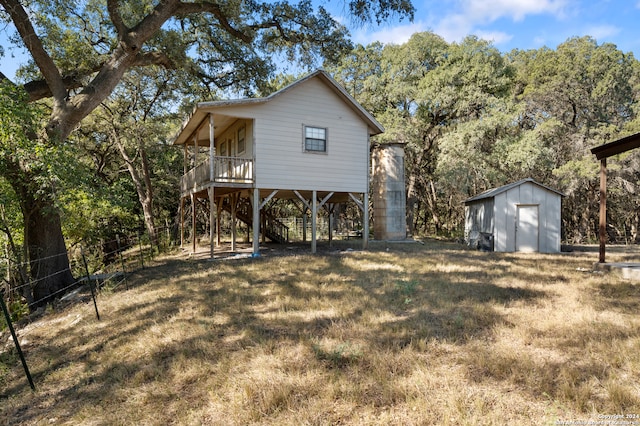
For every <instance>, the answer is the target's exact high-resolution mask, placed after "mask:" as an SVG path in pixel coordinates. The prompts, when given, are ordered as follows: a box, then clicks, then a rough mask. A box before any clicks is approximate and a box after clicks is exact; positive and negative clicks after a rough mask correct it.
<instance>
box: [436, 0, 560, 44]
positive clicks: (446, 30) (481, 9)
mask: <svg viewBox="0 0 640 426" xmlns="http://www.w3.org/2000/svg"><path fill="white" fill-rule="evenodd" d="M569 1H570V0H457V1H456V4H457V7H455V9H456V11H454V12H452V13H449V14H447V15H445V16H444V17H442V18H441V19H440V20H439V23H438V25H437V26H436V28H435V32H436V33H438V34H440V35H441V36H443V37H444V38H445V40H447V41H450V42H451V41H460V40H461V39H462V38H464V37H465V36H466V35H467V34H477V35H478V36H481V34H488V37H489V38H488V39H492V40H494V41H495V42H496V43H500V42H506V41H508V40H510V39H511V38H513V36H512V35H509V34H506V33H504V32H498V31H496V32H493V31H491V32H486V31H483V30H482V26H484V25H489V24H492V23H493V22H495V21H497V20H499V19H502V18H506V19H511V20H513V21H515V22H520V21H522V20H524V19H525V18H526V17H527V16H528V15H543V14H549V15H553V16H554V17H556V18H557V19H562V18H563V17H564V16H565V14H566V11H567V8H568V7H569ZM482 38H485V37H484V36H482Z"/></svg>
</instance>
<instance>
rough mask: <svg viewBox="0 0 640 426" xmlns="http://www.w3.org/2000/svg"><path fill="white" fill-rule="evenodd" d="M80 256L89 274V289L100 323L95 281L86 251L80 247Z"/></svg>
mask: <svg viewBox="0 0 640 426" xmlns="http://www.w3.org/2000/svg"><path fill="white" fill-rule="evenodd" d="M80 256H81V257H82V262H83V263H84V270H85V271H86V272H87V281H89V289H90V290H91V297H92V298H93V307H94V308H95V309H96V317H97V318H98V321H100V313H99V312H98V304H97V303H96V292H95V290H94V288H93V281H92V280H91V276H90V275H89V265H88V264H87V259H86V258H85V257H84V249H83V248H82V247H80Z"/></svg>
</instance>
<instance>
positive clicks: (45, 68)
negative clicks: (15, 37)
mask: <svg viewBox="0 0 640 426" xmlns="http://www.w3.org/2000/svg"><path fill="white" fill-rule="evenodd" d="M0 4H1V5H2V6H3V7H4V9H5V10H6V11H7V13H8V14H9V16H10V17H11V20H12V21H13V23H14V24H15V26H16V29H17V30H18V33H19V34H20V37H21V38H22V41H23V42H24V45H25V46H26V48H27V49H28V50H29V53H31V56H32V57H33V60H34V61H35V63H36V65H37V66H38V68H39V69H40V72H41V73H42V75H43V76H44V78H45V80H46V81H47V84H48V85H49V89H50V90H51V93H52V94H53V97H54V98H55V99H56V100H57V101H58V102H61V101H62V100H64V98H65V96H66V89H65V85H64V82H63V81H62V76H61V75H60V71H59V70H58V67H56V65H55V63H54V62H53V59H51V56H49V54H48V53H47V51H46V50H45V49H44V46H43V45H42V41H41V40H40V37H38V35H37V34H36V31H35V29H34V28H33V25H32V24H31V21H30V20H29V15H27V12H26V11H25V10H24V8H23V7H22V5H21V4H20V2H19V0H0Z"/></svg>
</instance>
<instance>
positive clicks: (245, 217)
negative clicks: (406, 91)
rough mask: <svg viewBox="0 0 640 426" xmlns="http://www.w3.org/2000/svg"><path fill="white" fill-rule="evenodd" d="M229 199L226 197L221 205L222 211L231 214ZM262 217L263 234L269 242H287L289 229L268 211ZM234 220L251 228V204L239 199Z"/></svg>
mask: <svg viewBox="0 0 640 426" xmlns="http://www.w3.org/2000/svg"><path fill="white" fill-rule="evenodd" d="M230 200H231V199H230V198H229V197H226V198H225V199H224V201H223V203H222V210H224V211H226V212H228V213H231V202H230ZM262 214H263V215H264V219H265V220H264V233H265V235H266V237H267V238H269V239H270V240H271V241H273V242H275V243H279V244H286V243H288V242H289V227H288V226H287V225H285V224H284V223H282V222H281V221H280V220H279V219H278V218H277V217H275V216H273V215H272V214H270V213H269V212H268V211H263V212H262ZM236 218H238V219H240V220H241V221H242V222H244V223H245V224H247V225H249V226H251V227H252V226H253V209H252V207H251V203H249V202H248V201H247V200H246V199H241V202H240V204H239V205H238V207H237V208H236Z"/></svg>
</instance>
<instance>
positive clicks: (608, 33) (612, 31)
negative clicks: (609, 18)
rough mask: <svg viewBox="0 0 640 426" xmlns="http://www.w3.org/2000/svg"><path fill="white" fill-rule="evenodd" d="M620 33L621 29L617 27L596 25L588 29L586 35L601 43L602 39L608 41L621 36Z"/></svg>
mask: <svg viewBox="0 0 640 426" xmlns="http://www.w3.org/2000/svg"><path fill="white" fill-rule="evenodd" d="M620 31H621V29H620V28H618V27H616V26H615V25H595V26H592V27H588V28H586V30H585V31H584V33H585V34H589V35H590V36H591V37H593V38H595V39H596V40H598V41H600V39H606V38H609V37H612V36H615V35H617V34H619V33H620Z"/></svg>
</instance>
